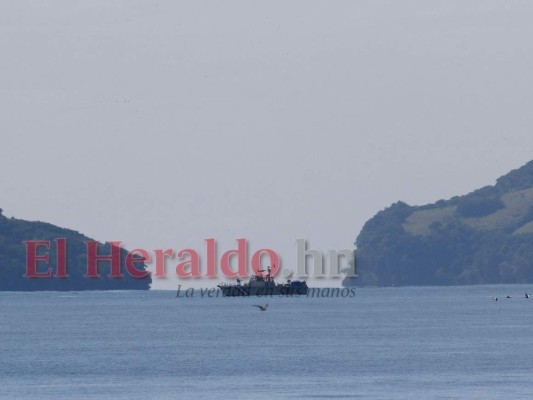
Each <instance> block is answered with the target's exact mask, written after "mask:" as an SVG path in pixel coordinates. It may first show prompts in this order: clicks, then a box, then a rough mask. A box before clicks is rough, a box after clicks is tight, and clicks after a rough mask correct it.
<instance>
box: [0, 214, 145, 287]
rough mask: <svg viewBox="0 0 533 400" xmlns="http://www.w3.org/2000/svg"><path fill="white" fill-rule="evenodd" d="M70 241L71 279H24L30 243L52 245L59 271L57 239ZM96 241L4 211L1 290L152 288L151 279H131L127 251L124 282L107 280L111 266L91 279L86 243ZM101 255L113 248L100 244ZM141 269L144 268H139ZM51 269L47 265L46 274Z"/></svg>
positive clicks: (0, 236) (53, 261) (104, 266)
mask: <svg viewBox="0 0 533 400" xmlns="http://www.w3.org/2000/svg"><path fill="white" fill-rule="evenodd" d="M57 238H66V239H67V267H68V274H69V278H65V279H60V278H53V277H52V278H49V279H48V278H32V279H29V278H24V277H23V275H24V273H25V272H26V247H25V245H24V243H23V242H24V241H27V240H50V241H52V246H51V251H50V252H49V254H50V266H51V267H53V269H54V271H55V264H56V259H55V251H54V250H55V247H54V242H53V240H54V239H57ZM91 240H92V239H90V238H88V237H86V236H84V235H82V234H80V233H78V232H76V231H72V230H70V229H64V228H60V227H58V226H54V225H51V224H47V223H44V222H30V221H24V220H20V219H15V218H6V217H5V216H3V215H2V210H1V209H0V290H27V291H30V290H113V289H115V290H116V289H121V290H132V289H139V290H145V289H149V288H150V283H151V278H150V276H148V277H146V278H143V279H134V278H131V277H130V276H129V275H128V274H127V272H126V269H125V266H124V263H125V259H126V255H127V251H126V250H123V251H122V253H121V262H122V271H123V274H124V275H125V276H124V278H115V279H112V278H107V277H106V276H107V274H108V273H109V267H108V263H102V264H101V267H100V271H101V275H102V278H93V279H87V278H84V277H83V275H84V274H85V273H86V271H87V249H86V245H85V241H91ZM98 252H99V254H109V253H110V246H109V245H104V244H100V246H99V250H98ZM137 267H138V268H141V267H140V266H139V265H138V266H137ZM46 268H47V267H46V266H44V265H43V267H42V270H45V269H46Z"/></svg>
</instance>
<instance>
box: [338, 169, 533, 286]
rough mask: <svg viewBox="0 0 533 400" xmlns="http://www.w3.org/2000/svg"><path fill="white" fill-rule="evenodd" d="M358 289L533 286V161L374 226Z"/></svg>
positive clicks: (395, 212)
mask: <svg viewBox="0 0 533 400" xmlns="http://www.w3.org/2000/svg"><path fill="white" fill-rule="evenodd" d="M356 247H357V249H356V265H357V274H358V275H359V277H358V278H356V279H346V280H345V281H344V282H343V283H344V285H346V286H350V285H358V286H359V285H361V286H364V285H377V286H402V285H461V284H483V283H485V284H486V283H533V161H531V162H529V163H527V164H526V165H524V166H523V167H521V168H519V169H516V170H514V171H511V172H510V173H508V174H507V175H504V176H502V177H501V178H499V179H498V180H497V181H496V185H494V186H486V187H483V188H481V189H478V190H476V191H474V192H472V193H469V194H467V195H464V196H456V197H453V198H451V199H450V200H439V201H437V202H436V203H434V204H429V205H425V206H419V207H413V206H409V205H408V204H405V203H403V202H397V203H395V204H393V205H391V206H390V207H389V208H387V209H385V210H383V211H380V212H379V213H377V214H376V215H375V216H374V217H373V218H372V219H370V220H369V221H367V222H366V224H365V225H364V227H363V229H362V231H361V233H360V234H359V236H358V237H357V240H356Z"/></svg>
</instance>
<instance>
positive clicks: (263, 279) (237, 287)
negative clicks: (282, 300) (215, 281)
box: [217, 267, 309, 297]
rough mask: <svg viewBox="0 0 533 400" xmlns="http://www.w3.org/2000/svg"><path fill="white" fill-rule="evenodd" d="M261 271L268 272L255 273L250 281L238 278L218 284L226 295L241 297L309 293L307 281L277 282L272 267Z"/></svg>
mask: <svg viewBox="0 0 533 400" xmlns="http://www.w3.org/2000/svg"><path fill="white" fill-rule="evenodd" d="M259 272H267V274H266V275H265V276H263V275H253V276H252V277H251V278H250V281H249V282H248V283H245V284H242V283H241V280H240V279H237V283H236V284H227V283H226V284H224V283H221V284H220V285H217V286H218V288H219V289H220V290H221V291H222V294H223V295H224V296H225V297H241V296H275V295H286V296H293V295H305V294H307V290H308V289H309V288H308V287H307V282H306V281H291V280H288V281H287V282H286V283H276V282H275V281H274V278H273V277H272V276H271V269H270V267H268V269H267V271H265V270H261V271H259Z"/></svg>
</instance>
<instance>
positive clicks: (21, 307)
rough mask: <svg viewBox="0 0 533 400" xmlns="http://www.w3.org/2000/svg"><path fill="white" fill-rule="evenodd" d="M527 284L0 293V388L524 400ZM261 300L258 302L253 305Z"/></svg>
mask: <svg viewBox="0 0 533 400" xmlns="http://www.w3.org/2000/svg"><path fill="white" fill-rule="evenodd" d="M529 290H531V288H530V287H522V286H520V285H516V286H465V287H420V288H412V287H408V288H368V289H358V290H357V294H356V296H355V297H353V298H344V299H343V298H319V299H317V298H307V297H301V298H268V299H261V298H259V299H258V298H220V297H219V298H201V297H194V298H189V299H187V298H176V297H175V293H174V292H171V291H167V292H164V291H151V292H81V293H77V292H71V293H58V292H55V293H52V292H50V293H46V292H40V293H8V292H4V293H0V306H1V310H2V313H1V315H0V350H1V357H0V387H1V388H2V389H1V390H0V398H2V399H12V398H17V399H32V400H34V399H36V398H39V399H96V398H102V397H106V398H117V399H146V398H154V399H175V398H180V399H196V398H202V399H221V398H235V399H250V398H255V399H270V398H281V399H289V398H302V399H306V398H330V399H331V398H364V399H390V398H394V399H413V398H424V399H432V398H441V399H442V398H446V399H462V398H479V399H526V398H530V396H531V394H532V393H533V380H532V379H531V377H532V376H533V363H531V355H532V354H533V340H532V339H531V331H532V329H533V319H532V318H531V315H532V312H533V299H529V300H526V299H525V298H523V296H524V292H526V291H529ZM507 295H511V296H512V298H511V299H506V298H505V296H507ZM491 296H498V297H499V301H498V302H496V301H493V300H492V299H491ZM266 302H268V303H269V308H268V310H267V311H266V312H261V311H259V310H258V309H257V308H255V307H252V305H253V304H264V303H266Z"/></svg>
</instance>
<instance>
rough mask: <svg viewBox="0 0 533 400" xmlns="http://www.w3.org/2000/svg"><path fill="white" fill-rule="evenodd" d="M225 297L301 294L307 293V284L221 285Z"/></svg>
mask: <svg viewBox="0 0 533 400" xmlns="http://www.w3.org/2000/svg"><path fill="white" fill-rule="evenodd" d="M219 288H220V290H221V291H222V294H223V296H224V297H248V296H258V297H260V296H299V295H306V294H307V289H308V288H307V286H300V287H294V286H293V287H291V286H271V287H251V286H248V287H246V286H219Z"/></svg>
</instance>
